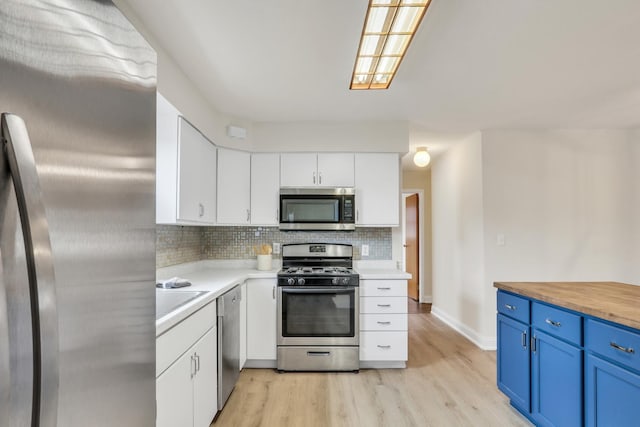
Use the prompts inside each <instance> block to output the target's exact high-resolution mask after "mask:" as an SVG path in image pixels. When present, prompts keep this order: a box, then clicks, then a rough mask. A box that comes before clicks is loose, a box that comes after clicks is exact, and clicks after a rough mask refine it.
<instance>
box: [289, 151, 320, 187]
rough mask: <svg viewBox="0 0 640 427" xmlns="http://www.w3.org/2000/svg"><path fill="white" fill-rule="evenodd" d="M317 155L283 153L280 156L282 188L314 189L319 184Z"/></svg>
mask: <svg viewBox="0 0 640 427" xmlns="http://www.w3.org/2000/svg"><path fill="white" fill-rule="evenodd" d="M317 168H318V165H317V156H316V153H283V154H281V155H280V185H281V186H282V187H314V186H316V185H317V182H318V173H317Z"/></svg>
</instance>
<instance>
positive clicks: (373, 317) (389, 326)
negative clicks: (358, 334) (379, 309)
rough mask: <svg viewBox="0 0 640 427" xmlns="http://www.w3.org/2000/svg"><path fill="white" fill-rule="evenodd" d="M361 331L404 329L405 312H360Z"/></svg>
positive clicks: (405, 328)
mask: <svg viewBox="0 0 640 427" xmlns="http://www.w3.org/2000/svg"><path fill="white" fill-rule="evenodd" d="M360 330H361V331H406V330H407V314H406V313H405V314H361V315H360Z"/></svg>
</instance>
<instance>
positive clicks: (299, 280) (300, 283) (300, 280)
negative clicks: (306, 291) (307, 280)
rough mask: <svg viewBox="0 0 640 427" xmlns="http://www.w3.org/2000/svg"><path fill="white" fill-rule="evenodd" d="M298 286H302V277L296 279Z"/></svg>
mask: <svg viewBox="0 0 640 427" xmlns="http://www.w3.org/2000/svg"><path fill="white" fill-rule="evenodd" d="M298 285H299V286H302V285H304V279H303V278H302V277H301V278H299V279H298Z"/></svg>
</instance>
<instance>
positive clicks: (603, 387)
mask: <svg viewBox="0 0 640 427" xmlns="http://www.w3.org/2000/svg"><path fill="white" fill-rule="evenodd" d="M586 364H587V367H586V378H585V381H586V385H585V389H586V390H585V391H586V392H585V399H586V406H587V410H586V413H587V423H586V425H587V426H589V427H596V426H597V427H636V426H638V425H640V416H639V413H640V375H638V374H635V373H633V372H632V371H629V370H627V369H624V368H622V367H620V366H617V365H614V364H613V363H609V362H606V361H604V360H603V359H600V358H599V357H597V356H594V355H592V354H588V355H587V362H586Z"/></svg>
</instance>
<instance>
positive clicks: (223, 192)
mask: <svg viewBox="0 0 640 427" xmlns="http://www.w3.org/2000/svg"><path fill="white" fill-rule="evenodd" d="M250 195H251V154H250V153H247V152H244V151H236V150H228V149H225V148H219V149H218V217H217V223H218V224H233V225H236V224H239V225H246V224H249V222H250V219H251V216H250V203H251V197H250Z"/></svg>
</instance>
